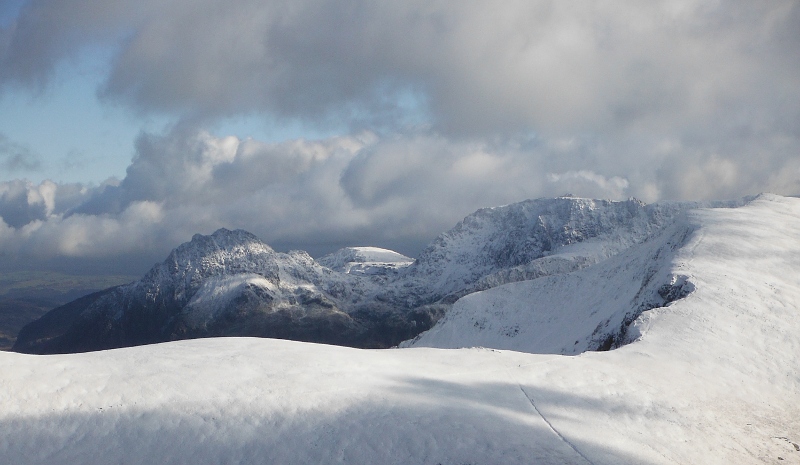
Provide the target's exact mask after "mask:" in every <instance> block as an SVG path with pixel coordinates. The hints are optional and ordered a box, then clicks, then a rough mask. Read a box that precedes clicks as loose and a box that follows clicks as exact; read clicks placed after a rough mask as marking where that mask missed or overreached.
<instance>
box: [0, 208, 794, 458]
mask: <svg viewBox="0 0 800 465" xmlns="http://www.w3.org/2000/svg"><path fill="white" fill-rule="evenodd" d="M515 205H517V207H513V206H510V209H511V210H513V209H514V208H517V210H516V211H517V212H522V213H525V212H526V211H528V212H530V211H533V210H535V212H534V213H536V214H535V215H533V216H531V218H534V222H533V223H544V224H543V225H542V227H543V228H545V229H547V224H546V223H547V219H548V218H555V217H559V218H561V216H559V215H560V213H559V212H560V210H558V209H559V208H562V206H563V205H568V206H569V205H571V206H570V208H572V207H574V206H575V205H576V204H575V203H574V202H573V203H571V204H570V203H566V202H564V203H561V204H559V203H558V202H556V203H548V204H546V205H545V204H538V206H536V205H534V204H527V206H524V207H525V208H522V207H519V205H521V204H515ZM542 205H544V207H542ZM554 205H556V206H555V207H554ZM559 205H561V206H559ZM582 205H588V204H582ZM593 205H596V204H593ZM637 205H638V206H637ZM720 206H721V205H720ZM540 207H542V208H544V210H547V209H550V210H547V211H544V212H543V210H542V208H540ZM647 207H650V206H647ZM727 207H735V208H699V209H692V208H688V207H687V206H686V204H682V205H680V206H674V205H673V206H665V205H662V206H660V207H657V208H654V207H650V209H649V210H647V209H646V207H645V206H642V205H639V204H635V203H634V202H631V203H628V204H625V203H624V202H622V203H614V204H613V205H612V204H610V203H609V204H608V205H606V206H604V207H602V209H605V210H603V211H604V213H603V214H602V215H599V216H597V218H595V219H596V220H597V219H598V218H599V220H597V221H596V220H592V219H591V218H590V219H588V220H587V221H584V222H580V223H573V224H574V225H575V226H576V227H575V228H574V229H564V228H563V224H559V226H558V228H557V231H555V233H552V234H549V235H547V236H541V235H539V236H528V238H531V237H539V238H541V237H547V238H548V241H551V242H550V243H549V244H545V245H542V243H541V241H540V243H533V242H531V241H528V242H526V243H525V245H524V247H521V246H519V245H518V246H516V248H514V246H513V244H512V242H513V241H505V242H503V241H501V240H500V239H498V238H500V237H501V236H502V235H503V234H506V235H508V234H511V235H512V236H513V235H515V234H517V233H515V232H514V231H519V229H514V228H513V227H512V228H506V229H503V228H500V227H496V224H497V223H496V222H494V221H493V220H491V217H492V216H493V215H494V213H492V212H496V210H486V211H482V212H483V213H480V212H479V213H480V215H477V214H476V215H477V216H474V215H472V216H470V217H468V218H467V219H465V221H464V222H463V223H460V224H459V226H457V228H455V229H454V230H452V231H450V232H448V233H445V234H444V235H443V236H440V238H439V239H437V241H435V242H434V244H432V246H431V247H429V248H428V249H427V250H426V252H424V253H423V255H422V256H421V257H420V259H418V261H417V262H415V263H414V264H412V265H409V266H408V267H406V268H405V270H406V271H402V270H395V271H392V272H391V273H390V274H392V273H395V272H396V273H397V274H398V275H400V276H401V277H402V279H404V280H405V281H403V282H404V283H406V284H407V283H411V284H414V283H418V282H420V281H422V278H421V277H420V276H422V275H423V274H422V273H421V270H422V269H424V268H425V267H428V269H429V271H428V272H426V273H425V276H428V277H429V278H428V279H427V282H428V283H434V284H436V286H438V287H437V289H445V290H444V291H437V295H436V296H434V297H435V298H439V299H441V298H442V297H443V296H448V295H451V296H452V295H457V294H461V293H465V292H464V289H466V288H467V287H470V286H472V290H475V289H479V288H485V289H487V290H483V291H479V292H471V293H470V292H466V293H465V294H468V295H466V296H465V297H461V298H460V299H458V300H457V301H456V303H455V305H453V307H452V309H451V310H450V311H449V312H448V313H447V314H446V316H445V317H444V318H442V319H440V320H439V321H438V323H436V325H435V326H434V327H433V328H432V329H431V330H429V331H428V332H427V333H423V334H421V335H420V336H419V337H417V338H415V339H414V340H412V341H408V342H406V343H404V345H411V346H413V347H410V348H400V349H389V350H365V349H356V348H349V347H340V346H331V345H323V344H314V343H304V342H296V341H288V340H278V339H265V338H240V337H237V338H206V339H194V340H183V341H175V342H167V343H161V344H154V345H146V346H138V347H128V348H121V349H113V350H103V351H97V352H88V353H80V354H63V355H27V354H20V353H0V457H2V461H3V462H4V463H10V464H64V463H81V464H108V463H125V464H152V463H175V464H183V463H186V464H196V463H203V464H245V463H246V464H250V463H254V464H255V463H258V464H260V463H320V464H323V463H324V464H327V463H370V464H373V463H381V464H410V463H414V464H516V463H518V464H592V465H600V464H701V463H702V464H750V463H775V464H777V463H781V464H800V402H798V400H800V284H799V283H798V279H800V233H799V232H800V199H796V198H785V197H779V196H773V195H761V196H759V197H757V198H755V199H750V200H748V201H747V202H744V205H727ZM502 208H505V207H502ZM526 208H528V210H526ZM536 208H539V210H536ZM553 209H555V210H557V211H555V213H553V212H554V210H553ZM578 210H579V211H580V209H578ZM583 211H584V213H582V214H583V215H587V216H591V215H593V214H594V213H593V212H596V211H598V209H597V208H594V207H593V208H591V209H589V208H586V209H585V210H583ZM609 211H613V212H615V213H614V215H623V216H620V217H619V218H616V219H614V221H613V222H608V221H606V220H608V219H609V218H615V217H614V216H613V215H611V216H609ZM624 211H628V213H624ZM508 212H509V209H508V208H507V209H506V210H505V212H504V214H503V215H502V217H503V218H505V219H508V218H514V215H513V214H512V215H509V214H508ZM548 212H550V213H552V214H553V215H554V216H547V214H548ZM570 212H571V213H570V214H569V217H570V218H573V219H574V218H575V210H570ZM665 212H666V213H665ZM522 213H520V214H522ZM579 214H581V213H579ZM523 216H524V215H523ZM487 218H489V219H487ZM543 218H544V220H542V219H543ZM476 222H477V223H476ZM514 224H517V223H514ZM528 224H530V223H528ZM586 224H589V225H591V227H589V228H587V227H586V226H585V225H586ZM604 225H605V226H606V227H604ZM619 225H623V226H619ZM459 228H460V229H459ZM488 230H491V231H488ZM459 231H461V232H459ZM464 231H468V232H469V234H467V233H464ZM475 231H483V233H481V234H482V235H476V234H475V233H474V232H475ZM487 231H488V232H487ZM503 231H505V232H503ZM624 231H627V232H625V233H623V232H624ZM631 231H633V232H635V233H637V234H639V235H638V236H637V237H636V238H635V239H631V237H632V236H631V234H630V233H631ZM551 232H552V231H551ZM236 234H239V235H241V234H246V233H236ZM559 234H560V235H559ZM479 236H480V237H482V238H483V239H488V242H483V243H481V242H480V241H477V239H476V237H479ZM203 237H209V236H203ZM203 237H200V238H196V239H197V240H198V241H203V240H204V239H203ZM225 237H228V235H225ZM569 237H572V238H573V240H571V241H570V240H561V242H558V241H556V240H555V239H559V238H561V239H563V238H569ZM576 238H578V239H576ZM240 239H241V238H240ZM245 239H246V242H247V241H250V238H249V236H248V237H245ZM518 239H519V238H518ZM522 239H525V237H522ZM214 240H227V239H221V238H216V239H214ZM476 241H477V242H476ZM212 242H213V241H212ZM236 243H237V244H239V243H240V241H238V240H237V241H236ZM209 244H210V243H209ZM465 244H473V245H472V246H467V245H465ZM509 244H512V245H509ZM214 247H216V246H214ZM214 247H211V249H214ZM509 247H511V248H509ZM235 248H236V247H234V249H235ZM223 249H224V248H217V249H214V250H223ZM256 249H258V250H256ZM476 249H477V250H478V252H474V251H475V250H476ZM542 249H547V252H546V253H544V254H543V253H541V250H542ZM226 250H227V249H226ZM237 250H239V252H237V253H239V254H240V255H242V256H245V255H248V254H250V256H251V257H253V258H254V260H250V261H248V263H255V262H258V263H260V264H261V265H259V266H260V268H253V267H244V268H243V269H241V270H240V271H241V272H242V273H243V274H244V275H246V276H247V278H246V279H245V281H244V282H246V283H247V285H252V286H256V287H257V288H258V289H261V288H264V289H268V290H269V289H273V290H277V291H280V292H287V293H291V294H292V295H295V296H296V295H302V293H301V292H300V291H297V290H296V289H295V288H293V287H292V286H296V287H298V288H304V286H305V288H306V289H308V286H309V285H308V284H307V283H309V282H311V283H314V282H315V281H314V279H316V276H317V275H319V276H328V275H330V276H337V278H336V279H340V278H339V277H340V276H345V277H346V278H343V280H342V281H337V282H342V283H343V284H342V286H340V287H339V288H337V289H338V294H335V295H338V296H347V299H350V301H357V300H358V298H363V299H369V298H371V297H370V295H371V294H370V292H374V291H373V290H372V288H368V287H366V286H364V287H359V286H360V285H359V284H352V283H353V282H356V281H350V280H349V279H350V278H347V276H349V275H348V274H346V273H342V272H336V271H333V270H331V269H330V268H327V267H321V266H320V265H316V264H315V262H314V261H313V260H312V259H310V257H307V255H302V254H294V255H291V254H289V255H291V257H290V258H291V260H290V261H292V263H294V264H295V265H296V267H299V268H292V269H291V270H295V271H292V272H290V271H291V270H290V269H289V268H287V267H285V266H283V264H284V263H285V262H284V261H283V259H284V258H287V257H283V256H281V257H280V258H281V261H280V263H277V266H272V265H273V264H275V263H276V262H270V260H272V258H274V256H273V252H271V251H267V250H266V249H263V250H262V248H261V246H260V245H259V246H253V247H245V248H239V249H237ZM254 250H255V252H258V253H256V254H255V255H253V253H255V252H254ZM470 250H473V252H469V251H470ZM261 252H263V254H262V253H261ZM506 252H508V253H506ZM558 254H561V256H560V257H559V256H556V255H558ZM204 256H207V255H204ZM176 257H177V256H176ZM270 257H272V258H270ZM476 257H477V258H476ZM481 257H484V258H481ZM492 257H494V258H492ZM570 257H573V258H574V257H583V258H582V259H581V260H578V261H575V262H574V263H570V260H571V259H572V258H570ZM173 258H175V257H173ZM177 258H180V257H177ZM344 258H346V257H344ZM225 260H227V259H225ZM225 260H221V261H215V262H213V263H214V265H213V266H217V265H218V264H219V263H229V264H232V263H233V262H225ZM436 260H439V261H438V262H436ZM542 260H543V262H542ZM435 262H436V263H440V264H442V263H444V264H445V265H446V266H445V265H441V266H435V267H434V266H433V265H431V264H432V263H435ZM165 263H167V265H168V264H169V263H172V262H169V261H168V262H165ZM175 263H180V260H177V262H175ZM236 263H240V264H241V263H243V262H240V261H237V262H236ZM342 263H349V261H343V262H342ZM553 263H555V264H553ZM167 265H165V267H164V268H163V270H162V271H163V272H165V273H168V274H169V273H170V269H169V267H168V266H167ZM208 266H209V267H208V268H206V271H207V270H208V269H210V268H213V266H212V264H211V262H208ZM237 266H238V265H237ZM248 266H249V265H248ZM480 266H483V267H484V268H483V269H479V267H480ZM157 268H158V267H157ZM154 269H155V268H154ZM265 269H272V270H273V271H274V273H273V274H272V275H269V274H267V273H265V272H264V270H265ZM297 269H302V270H306V271H307V273H306V274H304V275H301V274H298V273H297V272H296V270H297ZM432 269H435V271H430V270H432ZM487 270H488V271H489V274H486V273H485V271H487ZM514 270H516V271H514ZM151 273H154V272H151ZM332 273H338V274H336V275H333V274H332ZM212 274H213V273H212ZM492 274H494V278H492V279H496V281H491V279H489V278H487V276H490V275H492ZM498 274H499V275H500V277H499V278H498ZM512 275H513V276H517V277H520V276H521V277H522V279H506V280H505V283H502V282H500V281H503V279H505V278H503V276H505V277H506V278H508V277H510V276H512ZM164 276H166V275H164ZM170 276H174V274H173V275H170ZM181 276H183V278H181V280H179V281H180V283H182V284H180V285H175V284H172V286H173V287H172V288H171V289H170V292H171V293H172V294H171V295H177V294H179V293H180V292H181V291H184V292H187V293H188V294H190V295H181V296H179V297H180V298H182V299H185V301H186V302H190V301H194V302H195V303H194V304H193V305H196V306H198V307H197V308H203V309H206V310H203V312H206V311H207V310H208V311H211V313H213V310H215V309H218V308H223V307H224V306H219V305H211V306H204V305H205V304H204V302H211V301H214V302H222V301H223V300H224V299H225V295H226V293H227V292H230V290H231V289H234V288H237V286H242V285H245V284H242V281H241V280H233V281H231V280H229V279H228V278H226V277H224V276H222V275H221V274H219V273H218V274H216V275H215V276H216V277H215V278H214V279H216V280H217V281H215V282H217V284H216V286H217V287H218V288H219V290H218V291H217V290H215V289H216V288H217V287H214V288H212V287H204V286H208V285H206V284H204V283H205V282H206V281H205V280H200V281H196V282H195V281H192V279H191V277H192V276H197V274H194V275H193V274H191V273H187V274H183V275H181ZM270 276H272V278H270ZM432 276H433V277H435V278H436V279H433V278H431V277H432ZM151 278H154V276H151ZM501 278H503V279H501ZM359 279H361V278H359ZM363 279H383V280H385V279H386V276H384V275H379V276H377V277H376V276H373V277H371V278H370V277H366V278H363ZM397 279H400V278H397ZM261 280H266V281H267V282H262V281H261ZM292 280H294V281H292ZM284 281H286V283H284ZM390 281H391V280H389V281H382V282H384V283H385V285H386V286H387V287H389V288H390V289H389V291H391V292H395V293H397V292H399V291H397V289H392V288H391V287H392V286H393V284H392V282H390ZM515 281H517V282H515ZM142 282H145V280H143V281H142ZM151 282H164V281H158V280H156V279H152V280H151ZM170 282H173V283H175V282H177V281H175V280H174V279H173V278H170ZM316 282H317V284H316V286H317V287H315V288H313V289H310V290H308V292H310V293H313V292H317V289H319V288H325V289H327V288H326V287H325V286H328V285H329V284H328V283H330V282H332V281H331V280H329V279H324V280H318V281H316ZM375 282H381V281H375ZM481 283H483V284H481ZM487 283H489V284H492V283H494V284H492V285H487ZM139 285H141V284H139ZM414 285H416V284H414ZM408 287H411V286H408ZM150 289H152V288H150ZM251 289H252V288H251ZM420 289H422V290H420ZM426 289H428V290H426ZM430 289H431V288H423V286H422V285H421V284H420V285H419V287H418V288H417V291H416V292H417V294H415V295H416V297H408V296H406V297H403V298H407V299H411V300H414V299H422V298H421V297H419V296H422V295H427V294H424V292H432V291H430ZM277 291H276V292H277ZM361 292H363V294H359V293H361ZM387 292H388V291H387ZM326 295H327V294H326ZM359 295H363V297H358V296H359ZM391 295H392V294H390V296H391ZM398 295H399V294H394V296H395V297H397V296H398ZM353 296H356V297H353ZM397 298H400V297H397ZM193 299H194V300H193ZM220 299H222V300H220ZM319 305H322V304H319ZM182 308H184V307H182ZM181 311H184V310H181ZM203 312H196V313H194V312H189V313H191V314H192V315H194V316H193V317H192V318H194V317H197V318H199V320H198V321H200V320H203V318H210V319H213V315H211V314H209V313H203ZM62 313H63V312H62ZM203 321H205V320H203ZM423 346H427V347H423ZM478 346H482V347H478ZM448 348H450V349H448ZM592 349H594V350H592ZM605 349H610V350H605ZM564 354H567V355H564Z"/></svg>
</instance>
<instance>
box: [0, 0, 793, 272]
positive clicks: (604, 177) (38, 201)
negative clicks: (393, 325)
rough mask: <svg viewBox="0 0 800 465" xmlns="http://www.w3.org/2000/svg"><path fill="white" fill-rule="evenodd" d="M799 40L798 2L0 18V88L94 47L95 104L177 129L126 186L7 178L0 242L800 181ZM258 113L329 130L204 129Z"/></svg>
mask: <svg viewBox="0 0 800 465" xmlns="http://www.w3.org/2000/svg"><path fill="white" fill-rule="evenodd" d="M798 30H800V4H798V3H797V2H796V1H791V0H785V1H781V0H778V1H774V2H750V1H744V0H741V1H737V0H731V1H719V2H707V1H701V0H685V1H680V2H675V1H656V2H638V1H620V2H600V1H597V2H582V3H580V4H575V3H573V2H559V1H545V0H540V1H531V0H509V1H505V2H501V3H498V2H489V1H476V2H462V1H456V0H434V1H431V0H427V1H424V2H423V1H422V0H409V1H404V2H375V1H366V0H348V1H344V2H342V1H338V2H334V1H332V0H314V1H311V0H291V1H289V0H268V1H264V0H238V1H236V2H230V1H227V2H223V1H221V0H196V1H192V2H188V1H186V0H178V1H173V2H160V1H158V2H157V1H155V0H143V1H141V2H136V3H135V4H134V3H131V2H123V1H121V0H110V1H109V0H102V1H101V0H76V1H73V2H61V1H56V0H35V1H30V2H28V3H26V5H25V6H24V7H23V8H22V10H21V13H20V15H19V17H18V18H17V20H16V21H15V22H13V23H11V24H9V25H8V26H7V27H5V28H4V29H2V30H0V91H6V92H8V91H9V89H11V88H12V87H14V86H26V87H29V88H31V89H34V90H35V89H37V88H41V87H42V86H44V85H46V84H47V82H49V80H50V79H51V78H52V74H53V72H54V71H53V70H55V69H56V68H57V67H58V65H59V64H60V63H61V62H63V61H64V60H69V59H71V58H72V57H75V56H79V55H80V54H81V53H89V52H88V51H90V50H92V49H93V48H94V47H100V48H102V49H103V50H104V51H107V52H108V53H109V54H110V56H111V61H110V62H109V63H108V70H107V74H106V76H105V80H104V82H103V84H102V86H101V88H100V89H98V93H99V95H100V96H101V98H102V99H103V100H104V101H106V102H113V103H122V104H123V105H127V107H128V108H130V109H132V110H134V111H136V112H141V113H144V114H166V115H168V116H171V117H172V119H173V121H174V122H176V124H175V126H174V128H173V129H171V130H169V131H167V132H165V133H163V134H152V133H145V134H142V135H141V136H140V137H139V138H138V140H137V142H136V147H135V153H136V155H135V157H134V159H133V160H132V162H131V164H130V166H129V168H128V170H127V173H126V176H125V177H124V178H123V179H122V180H109V181H108V182H106V183H104V184H102V185H100V186H82V185H77V184H76V185H66V184H54V183H49V184H48V183H42V184H39V185H33V184H30V183H26V182H24V181H11V182H7V183H3V184H0V217H2V219H3V222H2V223H0V253H2V254H7V255H8V254H16V255H17V256H21V255H24V254H29V255H30V254H34V253H35V254H39V256H40V257H48V256H49V257H57V256H59V257H60V256H63V257H96V258H97V257H107V258H108V257H111V258H113V257H118V261H124V260H122V259H121V258H119V257H127V258H126V259H129V258H131V257H135V256H138V257H150V258H152V259H153V260H157V259H161V258H163V255H164V254H166V252H167V251H168V250H169V249H170V248H171V247H173V246H175V245H176V244H178V243H180V242H182V241H185V240H186V239H187V238H189V237H191V235H192V234H194V233H196V232H206V233H207V232H211V231H213V230H214V229H216V228H218V227H222V226H225V227H241V228H245V229H249V230H251V231H253V232H254V233H256V234H258V235H259V236H261V237H263V238H264V239H266V240H267V241H268V242H270V243H271V244H273V245H275V246H277V247H278V248H281V247H302V248H307V249H311V251H312V253H321V252H325V251H329V250H330V249H332V248H334V247H337V246H341V245H355V244H373V245H379V246H386V247H394V248H399V249H400V251H402V252H404V253H407V254H410V255H414V254H416V253H417V252H418V251H419V249H420V248H421V247H422V246H423V245H424V244H425V242H427V241H428V240H430V239H431V238H432V237H433V236H434V235H435V234H437V233H439V232H441V231H442V230H444V229H447V228H448V227H450V226H451V225H452V224H454V223H455V222H456V221H457V220H459V219H460V218H461V217H463V216H464V215H466V214H468V213H470V212H472V211H473V210H475V209H477V208H480V207H485V206H492V205H500V204H505V203H510V202H514V201H518V200H522V199H525V198H531V197H537V196H555V195H562V194H564V193H566V192H570V193H572V194H575V195H579V196H589V197H608V198H627V197H629V196H634V197H638V198H641V199H643V200H645V201H648V202H651V201H655V200H660V199H702V198H706V199H707V198H731V197H739V196H743V195H748V194H753V193H757V192H761V191H772V192H776V193H778V194H787V195H791V194H798V193H800V155H798V154H800V34H797V31H798ZM253 114H256V115H264V116H266V119H270V120H275V121H289V122H299V124H300V125H305V127H318V126H329V127H333V128H335V129H338V130H340V134H341V135H340V136H338V137H330V138H328V139H324V140H302V139H298V140H287V141H283V142H280V143H265V142H262V141H258V140H254V139H248V138H244V139H242V138H238V137H231V136H225V135H223V136H216V135H213V134H211V133H210V132H208V131H207V130H203V128H208V127H213V126H214V123H215V122H218V121H219V120H220V119H221V118H224V117H228V116H235V115H253ZM11 152H13V150H12V151H11ZM11 152H10V151H9V150H6V153H11ZM26 163H27V165H26ZM0 164H5V165H6V167H11V166H13V167H16V169H22V168H25V169H29V168H31V169H32V168H35V164H36V158H35V156H33V155H31V154H29V155H27V156H24V157H22V158H20V159H16V158H13V156H12V157H9V156H8V155H7V156H5V158H4V157H3V156H2V155H0ZM34 250H35V252H34ZM150 258H148V259H150Z"/></svg>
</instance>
